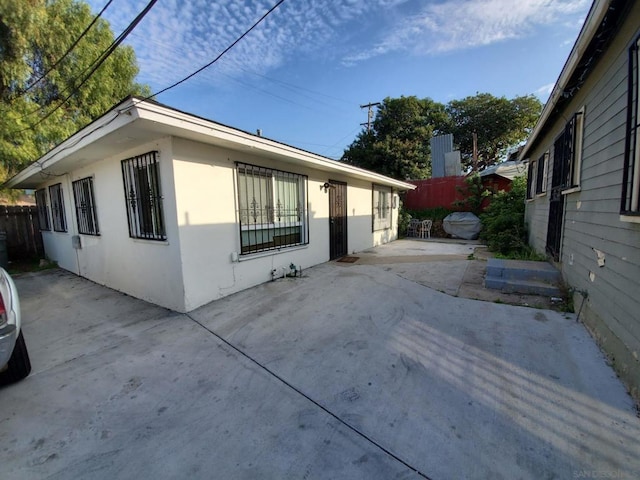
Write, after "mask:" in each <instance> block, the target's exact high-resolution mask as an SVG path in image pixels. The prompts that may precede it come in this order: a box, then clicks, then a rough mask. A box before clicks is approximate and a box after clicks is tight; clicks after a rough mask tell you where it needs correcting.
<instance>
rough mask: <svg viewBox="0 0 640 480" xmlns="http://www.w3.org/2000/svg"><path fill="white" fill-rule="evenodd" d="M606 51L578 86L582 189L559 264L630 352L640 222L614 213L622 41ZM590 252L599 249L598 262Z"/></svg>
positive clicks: (623, 115)
mask: <svg viewBox="0 0 640 480" xmlns="http://www.w3.org/2000/svg"><path fill="white" fill-rule="evenodd" d="M629 40H630V39H629ZM611 50H612V51H610V52H607V53H606V54H605V58H604V59H603V60H602V61H601V64H600V65H598V66H597V68H596V70H595V72H594V74H593V75H592V77H593V78H590V79H589V80H587V83H586V84H585V86H584V87H583V89H582V90H583V92H586V93H585V94H584V95H583V100H582V102H580V104H581V105H585V107H586V109H585V110H586V112H585V129H584V143H583V146H584V147H583V152H582V172H581V190H580V191H579V192H575V193H572V194H569V195H568V196H567V203H566V206H565V221H564V236H563V248H562V258H561V262H562V270H563V273H564V276H565V278H566V280H567V282H568V283H569V285H571V286H572V287H574V288H575V289H577V290H582V291H586V292H588V294H589V300H588V307H589V308H590V309H591V310H593V311H594V312H595V313H596V314H597V315H598V316H599V317H600V318H601V319H602V320H603V321H604V322H605V323H606V324H607V326H608V328H609V329H610V330H611V331H612V332H613V333H614V334H615V335H616V336H617V337H618V338H619V339H621V341H622V342H624V343H625V345H626V346H627V348H629V350H630V351H632V352H633V351H640V314H639V313H638V312H640V298H639V297H640V295H639V294H638V292H640V225H634V224H629V223H625V222H621V221H620V218H619V209H620V196H621V194H622V186H621V183H622V168H623V163H624V147H625V134H626V133H625V131H626V120H627V75H628V66H627V59H628V56H627V41H626V40H625V41H620V40H619V41H617V42H614V43H613V44H612V47H611ZM576 108H579V107H578V105H576ZM594 249H597V250H599V251H601V252H603V254H604V256H605V263H604V266H602V267H600V266H598V263H597V255H596V252H595V251H594ZM576 307H577V308H579V306H576Z"/></svg>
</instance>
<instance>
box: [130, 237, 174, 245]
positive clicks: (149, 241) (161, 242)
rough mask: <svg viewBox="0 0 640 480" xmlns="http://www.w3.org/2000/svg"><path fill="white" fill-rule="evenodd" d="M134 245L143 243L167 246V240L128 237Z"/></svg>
mask: <svg viewBox="0 0 640 480" xmlns="http://www.w3.org/2000/svg"><path fill="white" fill-rule="evenodd" d="M129 239H130V240H133V242H134V243H144V244H145V245H169V240H153V239H151V238H134V237H129Z"/></svg>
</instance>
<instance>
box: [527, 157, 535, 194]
mask: <svg viewBox="0 0 640 480" xmlns="http://www.w3.org/2000/svg"><path fill="white" fill-rule="evenodd" d="M535 185H536V162H535V161H530V162H529V165H528V166H527V200H531V199H532V198H533V193H534V192H535Z"/></svg>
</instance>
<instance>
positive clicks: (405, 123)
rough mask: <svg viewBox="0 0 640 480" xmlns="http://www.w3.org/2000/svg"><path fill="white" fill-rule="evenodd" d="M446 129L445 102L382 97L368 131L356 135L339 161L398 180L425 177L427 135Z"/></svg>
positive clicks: (428, 170) (428, 169) (427, 169)
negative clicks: (443, 103)
mask: <svg viewBox="0 0 640 480" xmlns="http://www.w3.org/2000/svg"><path fill="white" fill-rule="evenodd" d="M448 129H449V119H448V116H447V112H446V110H445V106H444V105H442V104H440V103H437V102H434V101H433V100H431V99H430V98H424V99H419V98H417V97H415V96H410V97H404V96H403V97H400V98H385V99H384V100H383V101H382V104H381V105H380V106H379V107H378V110H377V112H376V117H375V120H374V121H373V124H372V128H371V131H366V130H364V131H362V132H361V133H360V134H359V135H358V136H357V137H356V139H355V140H354V142H353V143H352V144H351V145H350V146H349V147H348V148H347V149H346V150H345V152H344V155H343V157H342V161H344V162H346V163H349V164H351V165H355V166H358V167H362V168H367V169H369V170H373V171H375V172H378V173H382V174H384V175H388V176H390V177H394V178H398V179H401V180H405V179H409V178H412V179H420V178H428V177H430V176H431V156H430V154H431V151H430V150H431V149H430V144H429V142H430V140H431V137H432V136H433V135H437V134H439V133H443V132H446V131H447V130H448Z"/></svg>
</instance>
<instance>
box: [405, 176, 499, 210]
mask: <svg viewBox="0 0 640 480" xmlns="http://www.w3.org/2000/svg"><path fill="white" fill-rule="evenodd" d="M464 179H465V177H440V178H429V179H427V180H409V183H413V184H414V185H416V186H417V188H416V189H415V190H411V191H408V192H407V194H406V196H405V199H404V207H405V208H407V209H408V210H424V209H427V208H437V207H444V208H450V209H452V210H461V208H459V207H453V205H452V204H453V202H455V201H456V200H463V198H464V196H463V194H462V193H460V191H459V188H461V189H462V191H463V192H464V191H466V184H465V182H464ZM482 183H483V185H484V187H485V188H486V189H489V190H492V191H494V192H495V191H498V190H507V191H508V190H510V189H511V180H509V179H507V178H504V177H501V176H499V175H488V176H486V177H483V178H482ZM487 205H489V199H488V198H487V199H485V201H484V202H483V204H482V207H483V209H484V208H486V207H487Z"/></svg>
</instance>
